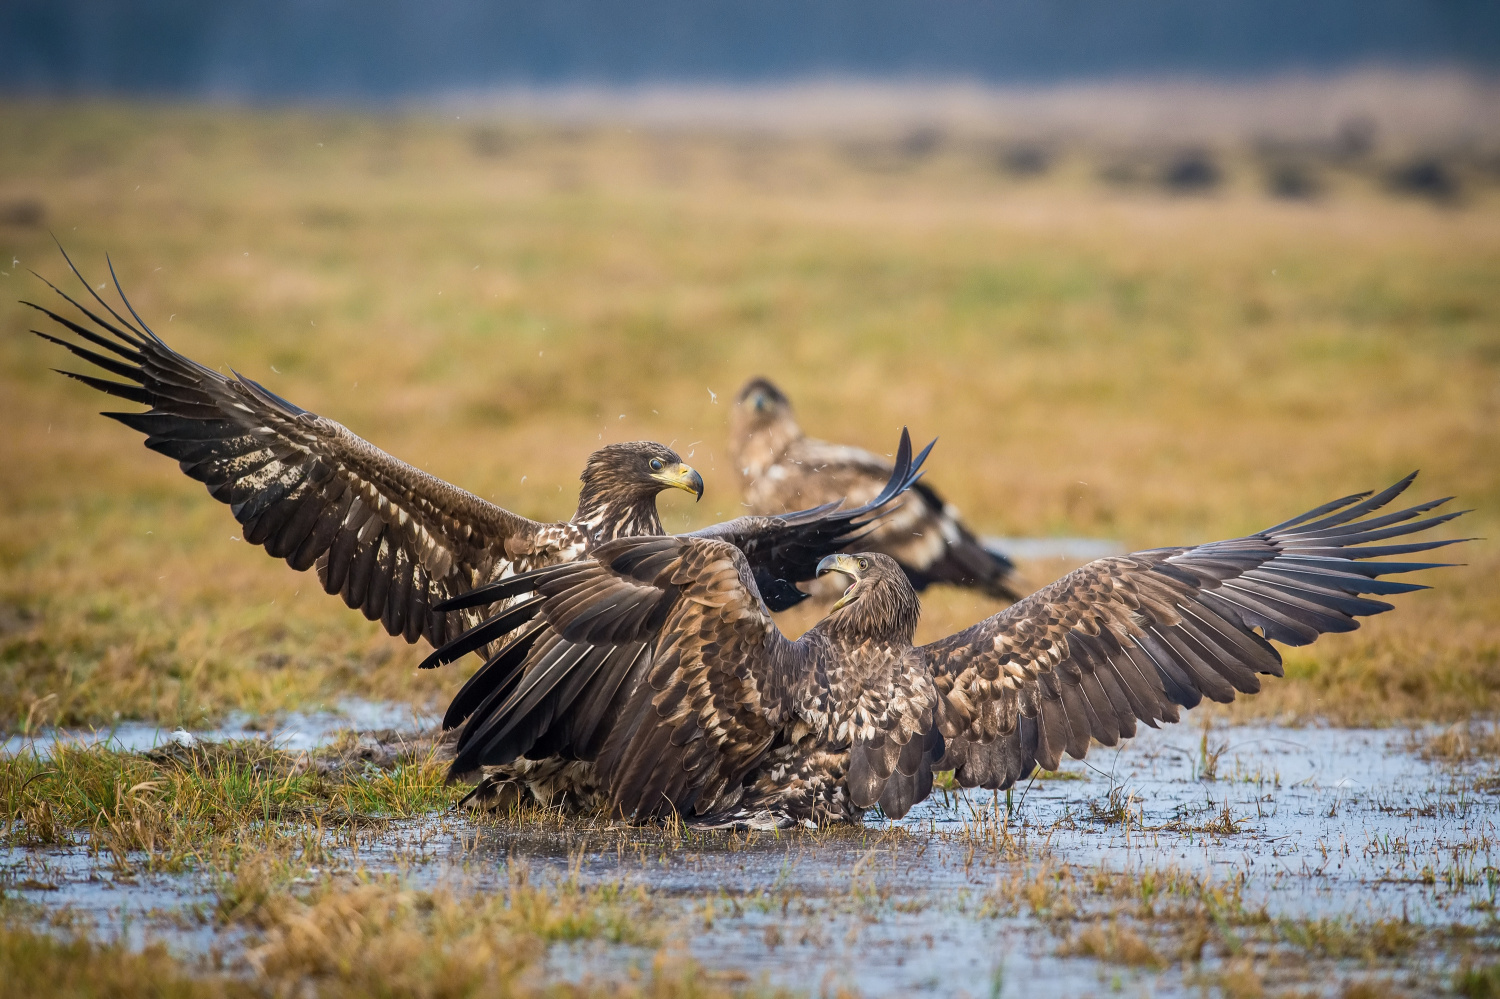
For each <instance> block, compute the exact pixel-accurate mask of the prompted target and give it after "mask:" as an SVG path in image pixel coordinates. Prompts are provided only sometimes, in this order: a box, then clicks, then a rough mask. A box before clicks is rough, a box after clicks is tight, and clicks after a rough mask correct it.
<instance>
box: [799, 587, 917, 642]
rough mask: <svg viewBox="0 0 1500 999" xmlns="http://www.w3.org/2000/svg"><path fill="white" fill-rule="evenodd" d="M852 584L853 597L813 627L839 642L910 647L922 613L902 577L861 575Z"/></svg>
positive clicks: (910, 588)
mask: <svg viewBox="0 0 1500 999" xmlns="http://www.w3.org/2000/svg"><path fill="white" fill-rule="evenodd" d="M856 585H857V590H856V596H857V599H854V600H851V601H850V602H849V603H847V604H845V605H844V606H842V607H840V608H838V609H837V610H835V611H833V612H832V613H831V614H829V615H828V616H827V617H825V618H824V619H823V620H822V621H819V622H818V624H817V626H816V627H817V629H818V630H820V631H822V632H823V633H824V634H825V635H827V636H828V637H829V638H832V639H833V640H834V641H836V642H838V643H840V644H843V645H850V646H853V645H862V644H864V643H866V642H869V641H875V642H878V643H880V644H882V645H893V646H896V647H898V648H908V647H910V646H911V644H912V637H913V636H914V635H916V633H917V621H918V620H919V619H920V618H921V616H922V602H921V601H920V600H919V599H917V592H916V590H914V589H912V586H911V583H910V582H908V581H907V579H906V577H905V576H904V575H903V576H901V577H900V578H899V579H885V578H880V579H865V580H862V581H860V582H859V583H858V584H856Z"/></svg>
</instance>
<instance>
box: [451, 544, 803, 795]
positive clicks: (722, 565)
mask: <svg viewBox="0 0 1500 999" xmlns="http://www.w3.org/2000/svg"><path fill="white" fill-rule="evenodd" d="M533 580H534V590H535V592H536V593H537V596H536V597H534V598H533V599H532V601H530V602H528V603H526V604H522V605H520V606H522V607H527V608H530V609H531V610H532V613H533V614H534V615H535V618H536V619H537V620H538V621H544V622H545V624H546V627H547V630H548V632H549V633H550V635H549V636H548V639H547V640H549V641H551V642H553V643H554V644H551V645H545V646H544V645H538V646H537V647H536V649H537V650H540V652H541V655H540V661H539V662H537V664H536V666H535V668H532V669H531V670H530V671H528V672H527V673H526V674H525V676H524V678H523V679H522V680H521V681H520V682H519V684H518V685H517V687H516V689H515V690H514V691H512V692H510V693H509V694H508V696H507V699H506V701H505V703H504V704H503V705H501V706H500V707H499V708H498V709H497V710H495V711H493V712H491V713H488V714H485V713H483V712H476V713H475V714H474V716H473V717H472V718H471V719H470V722H469V724H468V725H467V726H466V727H465V730H464V732H463V734H462V736H461V737H460V741H459V748H458V754H457V757H456V759H455V760H454V763H453V768H452V772H453V773H455V774H461V773H465V772H468V771H471V770H474V769H476V768H477V767H479V766H482V765H486V764H501V763H506V762H509V761H510V760H513V759H515V758H516V755H518V754H517V753H516V745H517V743H516V740H515V739H514V738H513V737H514V735H515V733H516V732H517V731H518V730H520V729H524V728H525V727H526V726H527V725H534V724H535V719H536V712H535V710H534V708H533V710H531V711H528V710H527V706H528V704H531V705H534V704H535V703H537V702H536V701H535V695H536V693H537V692H538V691H540V690H542V689H543V688H546V689H548V690H555V689H556V688H557V686H558V682H559V680H558V678H555V677H549V676H548V675H547V674H548V673H549V671H555V672H557V673H559V674H561V675H562V677H564V678H566V677H567V676H568V675H569V674H570V673H575V672H576V670H577V667H576V666H575V665H574V664H573V662H572V661H574V660H575V657H576V658H577V661H584V662H588V661H589V656H590V655H591V654H595V653H597V652H598V651H599V650H605V649H616V650H623V653H624V660H628V666H627V667H626V668H627V671H629V672H634V673H635V675H636V682H635V683H634V685H633V686H632V687H630V689H627V690H625V691H624V697H623V699H622V701H621V703H620V706H619V709H618V713H617V716H616V717H614V718H612V719H610V722H611V726H610V730H609V731H608V732H607V733H605V734H604V737H603V738H602V739H600V740H599V745H600V746H601V747H602V748H601V749H600V751H599V753H598V758H597V765H598V770H599V776H600V778H601V780H602V781H603V783H604V785H605V786H606V787H608V788H609V789H610V791H611V795H612V797H611V804H612V806H613V808H614V810H615V811H616V812H617V813H618V814H620V815H622V816H624V817H627V818H637V819H641V818H647V817H651V816H657V815H663V814H667V813H671V812H678V813H681V814H694V813H698V812H703V811H708V810H709V809H711V808H714V807H716V806H722V805H723V804H724V803H725V799H726V796H727V797H730V798H732V797H733V795H734V794H736V793H737V791H738V788H739V786H740V782H741V781H742V780H743V779H744V776H745V774H746V773H747V772H748V771H749V769H750V768H751V767H752V766H753V765H754V764H755V762H756V761H757V760H759V759H760V758H761V756H762V755H763V754H764V753H765V752H766V750H767V749H768V748H769V747H770V745H771V743H772V740H773V739H774V738H775V735H776V732H777V730H778V728H779V726H780V725H781V723H782V722H783V720H784V718H785V716H786V712H787V711H788V710H789V702H790V688H791V684H792V683H793V682H794V681H795V679H796V678H797V677H798V676H800V675H801V673H802V671H803V668H804V663H803V662H802V660H803V659H804V658H805V655H804V650H803V649H801V647H800V646H798V645H796V644H795V643H792V642H789V641H787V639H786V638H785V637H784V636H782V634H781V633H780V631H778V630H777V628H776V625H775V623H774V622H773V621H772V620H771V616H770V613H769V611H768V610H767V609H766V607H765V604H764V603H763V602H762V601H761V599H760V595H759V593H758V592H757V590H756V586H755V580H754V577H753V575H752V574H751V572H750V568H749V565H748V564H747V563H746V561H745V556H744V553H743V552H741V551H740V550H739V549H738V548H736V547H734V546H733V545H730V544H727V543H725V542H723V541H717V540H713V539H709V538H692V537H656V538H649V537H648V538H624V539H620V540H617V541H612V542H609V543H607V544H604V545H601V546H600V547H599V548H598V549H596V550H595V552H594V557H593V558H591V559H589V560H587V561H584V562H578V563H574V564H571V565H567V566H558V567H556V568H553V569H546V570H541V571H539V572H537V573H535V574H533ZM518 613H520V611H518ZM524 640H525V639H524V638H522V639H518V640H517V642H520V641H524ZM512 644H516V643H512ZM535 651H536V650H533V654H535ZM502 655H503V653H502ZM624 660H622V661H624ZM601 665H602V663H601ZM590 668H591V669H593V670H597V669H598V668H599V667H597V666H592V665H591V666H590ZM582 696H588V693H587V692H585V693H584V694H583V695H582ZM571 707H572V705H566V706H564V707H563V709H562V710H563V711H567V710H568V709H569V708H571ZM560 713H561V712H554V714H560ZM585 714H587V712H585V711H575V712H573V715H574V717H573V718H571V719H570V724H572V725H573V726H574V728H575V729H576V730H582V729H587V730H588V731H589V732H590V733H595V732H597V731H598V726H599V722H598V720H597V719H594V718H582V719H580V718H578V717H576V716H578V715H585ZM545 720H546V721H550V720H551V719H550V718H547V719H545ZM540 727H541V728H542V729H543V730H545V729H546V728H547V726H546V725H542V726H540Z"/></svg>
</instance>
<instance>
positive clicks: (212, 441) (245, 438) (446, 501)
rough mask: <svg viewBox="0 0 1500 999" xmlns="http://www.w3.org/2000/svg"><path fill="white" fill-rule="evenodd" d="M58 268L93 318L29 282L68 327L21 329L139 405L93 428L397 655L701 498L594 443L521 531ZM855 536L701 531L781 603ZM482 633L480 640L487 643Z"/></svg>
mask: <svg viewBox="0 0 1500 999" xmlns="http://www.w3.org/2000/svg"><path fill="white" fill-rule="evenodd" d="M63 256H64V259H66V260H67V262H68V266H69V267H70V268H72V270H73V273H74V274H75V275H77V277H78V278H79V280H81V281H83V284H84V287H85V288H87V289H88V290H89V294H90V295H91V296H92V298H93V301H94V302H95V303H97V305H96V307H95V308H89V307H86V306H85V305H83V304H82V303H80V302H79V301H78V300H76V299H74V298H73V297H71V296H69V295H68V294H67V293H65V292H63V291H62V290H61V289H59V288H57V287H56V286H55V285H52V284H51V282H46V281H45V279H42V280H43V281H44V282H45V283H46V284H47V285H48V287H50V288H52V290H53V291H55V292H56V293H57V294H58V295H60V296H61V297H62V298H63V300H64V301H66V302H67V303H69V304H70V305H71V306H73V308H75V309H77V310H78V313H79V314H80V316H81V318H79V319H76V320H75V319H71V318H68V317H66V316H64V315H61V314H59V313H58V312H55V311H53V310H51V309H48V308H46V307H44V306H41V305H37V304H36V303H33V302H25V303H23V304H26V305H29V306H31V307H32V308H34V309H36V310H38V311H39V312H41V313H43V314H44V315H46V316H47V317H48V318H50V319H51V320H52V321H53V322H55V323H57V324H58V326H60V327H62V329H64V330H67V331H71V332H72V333H73V334H74V335H75V336H76V337H77V338H79V341H81V342H79V341H74V340H69V339H65V338H63V337H61V336H56V335H54V334H52V333H47V332H43V331H41V330H33V331H32V332H33V333H35V334H36V335H37V336H39V337H41V338H43V339H44V340H48V341H50V342H52V343H55V344H58V345H60V346H62V347H64V348H66V349H67V350H69V351H70V352H72V353H73V354H74V355H75V356H77V357H79V358H81V359H83V360H85V361H87V362H89V363H91V364H92V365H94V367H95V368H97V369H99V371H100V372H102V373H104V374H107V375H112V376H114V378H105V377H98V375H96V374H83V373H79V372H71V371H63V372H61V373H62V374H65V375H67V376H68V377H70V378H75V379H77V380H78V381H80V382H83V383H84V384H85V385H88V386H90V387H92V388H95V389H98V390H99V391H101V392H104V393H107V394H109V395H111V396H115V397H117V398H121V399H125V400H127V401H129V402H133V403H138V404H140V405H143V406H147V407H150V408H149V409H148V410H146V411H145V412H110V413H105V414H103V415H105V416H108V417H110V418H112V419H115V420H118V421H119V422H121V423H123V424H125V425H126V426H128V427H130V428H132V429H134V430H137V431H139V432H140V433H143V434H145V435H146V442H145V443H146V446H147V447H148V448H150V449H151V450H153V451H157V452H160V453H162V454H164V455H166V456H168V457H170V458H173V459H175V460H176V461H177V462H178V466H179V467H180V468H181V469H182V471H183V472H184V473H186V474H187V475H188V476H190V477H192V478H194V479H197V480H198V481H200V482H202V483H203V484H204V485H205V486H207V487H208V492H209V495H210V496H212V497H213V498H214V499H217V500H219V501H220V502H222V503H226V504H228V505H229V508H230V512H231V513H232V514H233V515H234V517H235V519H236V520H237V521H238V522H239V523H240V525H241V527H242V529H243V530H242V536H243V537H244V540H246V541H248V542H250V543H251V544H254V545H258V546H260V547H262V548H264V549H265V551H266V552H267V553H268V554H270V555H271V556H273V557H275V558H281V559H285V560H286V562H287V564H288V565H290V566H291V567H292V568H293V569H296V570H298V571H305V570H307V569H309V568H314V567H316V570H317V573H318V578H319V580H320V581H321V582H322V584H323V588H324V589H325V590H326V591H327V592H328V593H330V594H337V595H339V596H340V597H342V599H343V600H344V602H345V603H346V604H347V605H348V606H349V607H351V608H355V609H357V610H359V611H361V612H363V613H364V615H365V617H367V618H368V619H370V620H372V621H379V622H380V623H381V625H382V626H383V627H384V628H385V630H386V631H387V632H389V633H390V634H392V635H399V636H401V637H402V638H404V639H405V640H406V641H407V642H411V643H415V642H417V641H418V640H419V639H426V640H427V641H428V642H430V643H431V644H432V645H433V646H434V647H442V646H444V645H445V644H449V643H452V642H455V641H467V640H472V639H473V637H474V635H475V633H476V632H475V628H476V627H477V628H480V629H481V630H482V629H483V625H484V621H485V620H486V619H487V615H488V610H487V603H477V604H473V605H471V606H468V607H466V608H464V609H462V610H460V611H453V610H444V609H441V607H440V605H441V604H442V603H443V602H444V601H449V600H452V599H454V598H456V597H459V596H462V595H464V594H468V593H471V592H473V591H474V590H475V588H476V587H483V586H484V585H485V584H489V583H492V582H494V581H496V580H499V579H502V578H505V577H508V576H511V575H514V574H516V573H524V572H526V571H529V570H534V569H537V568H540V567H544V566H550V565H556V564H561V563H565V562H569V561H573V560H576V559H579V558H582V557H584V556H585V555H586V554H587V553H588V552H589V551H591V550H592V549H593V548H594V547H595V546H597V545H599V544H601V543H606V542H609V541H611V540H615V539H618V538H622V537H633V536H644V535H661V534H664V533H665V531H664V529H663V527H662V523H661V519H660V518H659V516H658V515H657V509H656V497H657V495H658V494H659V493H661V492H662V491H663V490H666V489H682V490H685V491H688V492H691V493H692V494H693V495H694V496H695V497H697V498H700V499H701V497H702V495H703V488H704V486H703V478H702V476H701V475H699V473H698V472H697V471H696V470H694V469H693V468H691V467H689V466H688V465H687V464H686V463H684V462H683V461H682V459H681V458H680V457H679V456H678V455H677V454H676V453H675V452H673V451H672V449H671V448H668V447H665V446H663V445H661V444H657V443H653V442H650V441H635V442H630V443H622V444H610V445H608V446H606V447H603V448H600V449H598V450H597V451H595V452H594V453H593V454H591V455H590V456H589V457H588V460H587V461H586V463H585V465H584V469H583V473H582V475H581V480H582V487H581V489H580V490H579V495H578V506H577V508H576V510H575V511H574V513H573V515H572V517H571V518H569V519H568V520H566V521H559V522H555V523H543V522H539V521H534V520H530V519H528V518H526V517H522V516H520V515H519V514H515V513H512V512H511V511H509V510H506V509H504V508H502V507H500V506H497V505H495V504H494V503H490V502H488V501H486V500H484V499H481V498H480V497H478V496H476V495H474V494H472V493H470V492H467V491H465V490H463V489H460V488H458V487H457V486H453V485H450V484H449V483H447V482H444V481H443V480H441V479H439V478H436V477H435V476H432V475H429V474H428V473H426V472H423V471H421V470H420V469H418V468H415V467H413V466H411V465H408V464H406V463H404V462H402V461H399V460H397V459H396V458H394V457H392V456H391V455H389V454H387V453H386V452H384V451H382V450H380V449H379V448H377V447H375V446H374V445H372V444H370V443H369V442H368V441H365V440H363V439H362V438H360V437H358V436H356V435H355V434H353V433H352V432H350V431H349V430H348V429H347V428H345V427H344V426H342V425H341V424H339V423H337V422H335V421H333V420H330V419H328V418H327V417H323V416H319V415H317V414H316V413H312V412H309V411H308V410H305V409H303V408H301V407H300V406H297V405H295V404H293V403H291V402H289V401H287V400H286V399H283V398H282V397H281V396H279V395H276V394H275V393H274V392H272V391H270V390H269V389H267V388H266V387H265V386H263V385H261V384H260V383H258V382H256V381H254V380H252V379H250V378H246V377H244V376H243V375H240V374H238V373H237V372H236V373H233V374H232V375H229V376H226V375H222V374H220V373H219V372H216V371H214V370H212V369H210V368H207V367H205V366H203V365H201V364H199V363H197V362H196V361H193V360H190V359H189V358H187V357H184V356H183V355H181V354H179V353H177V352H176V351H174V350H173V349H172V348H171V347H169V346H168V345H167V344H166V342H165V341H163V340H162V339H161V337H159V336H157V335H156V334H155V333H154V332H152V330H151V329H150V327H149V326H147V325H146V323H145V322H144V321H143V320H142V319H141V318H140V316H139V315H138V314H137V313H136V311H135V309H134V308H133V307H132V306H131V305H130V302H129V300H128V299H127V298H126V297H125V293H124V290H123V289H122V288H121V287H120V284H119V280H118V278H116V279H115V290H116V292H117V293H118V294H119V296H120V302H121V304H122V305H123V306H124V308H125V310H126V311H127V312H128V313H129V315H130V318H128V319H127V318H126V317H125V316H123V315H122V314H121V313H120V312H119V311H117V310H116V309H115V308H114V307H113V306H111V305H110V304H109V303H108V302H106V301H105V299H103V298H102V297H100V295H99V294H98V293H97V292H96V291H95V290H94V288H93V286H92V285H91V284H90V283H89V282H88V281H87V280H86V279H84V278H83V275H82V274H81V273H79V272H78V268H77V267H76V266H74V265H73V261H72V260H71V259H68V257H67V254H66V253H64V254H63ZM110 274H111V277H114V267H113V265H112V264H111V265H110ZM38 277H40V275H38ZM132 320H134V321H133V322H132ZM85 344H87V345H88V346H85ZM91 348H98V349H91ZM903 440H904V441H905V444H904V447H905V451H904V452H903V453H904V455H905V461H904V463H903V464H902V465H901V468H900V469H898V470H897V471H898V473H899V474H898V475H896V476H894V478H893V491H891V492H888V493H886V494H883V496H884V499H883V502H885V501H889V500H890V499H891V498H892V497H893V496H894V495H895V494H896V493H898V492H899V491H900V490H902V489H905V488H906V487H907V486H908V485H910V483H911V481H913V480H914V478H915V476H916V475H917V474H918V470H919V468H920V466H921V463H922V460H923V459H924V458H925V457H926V454H927V452H925V451H924V452H923V453H922V454H921V455H920V456H918V457H917V459H916V460H915V461H913V460H912V459H911V450H910V441H909V438H907V437H905V436H904V435H903ZM865 512H868V511H865ZM862 526H863V522H862V521H861V520H860V512H859V511H855V510H846V509H840V508H839V504H837V503H831V504H824V505H822V506H819V507H817V508H814V509H811V510H805V511H801V512H799V513H797V514H792V515H788V516H782V517H741V518H738V519H736V520H733V521H730V522H728V523H726V524H721V525H718V526H717V527H715V528H710V529H708V530H709V531H710V532H711V533H712V536H715V537H719V538H722V539H724V540H725V541H726V542H727V543H730V544H735V545H739V546H741V548H742V550H743V551H744V553H745V555H746V558H747V559H748V560H749V563H750V564H751V565H753V566H754V571H755V572H756V573H757V579H758V583H759V585H760V587H761V592H763V593H766V594H768V599H770V600H771V601H772V603H773V604H774V605H775V606H790V605H791V604H792V603H795V602H796V601H798V600H800V599H802V597H803V596H804V595H803V594H802V593H801V592H800V591H799V590H797V588H796V586H795V584H796V582H798V581H800V580H805V579H808V578H811V577H812V575H813V566H812V565H811V564H810V563H809V558H812V559H813V560H814V561H815V560H816V558H820V557H821V556H822V554H826V553H828V552H832V551H837V550H838V549H839V548H840V547H841V546H842V545H843V544H844V543H846V542H847V540H848V538H849V537H852V536H853V535H854V534H855V533H856V532H857V531H858V530H859V529H861V527H862ZM485 634H486V635H487V636H488V637H487V641H495V640H498V639H500V638H502V637H504V633H503V632H496V631H493V630H491V631H489V632H485ZM481 644H482V643H481ZM473 647H478V646H473ZM436 664H437V662H436V660H432V661H429V662H428V663H426V664H425V665H436Z"/></svg>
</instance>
